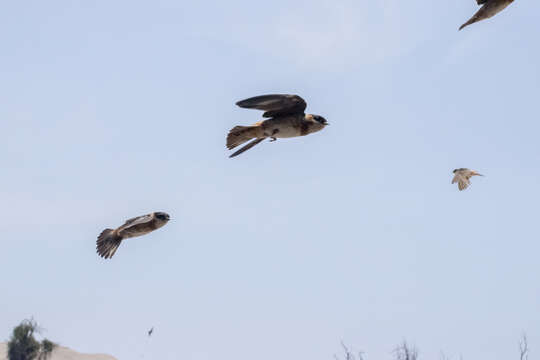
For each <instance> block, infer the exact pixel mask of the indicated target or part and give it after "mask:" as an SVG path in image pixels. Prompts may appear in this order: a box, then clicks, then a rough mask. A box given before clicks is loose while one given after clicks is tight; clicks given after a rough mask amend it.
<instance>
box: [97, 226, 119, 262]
mask: <svg viewBox="0 0 540 360" xmlns="http://www.w3.org/2000/svg"><path fill="white" fill-rule="evenodd" d="M121 242H122V238H121V237H120V236H118V235H117V234H116V232H115V231H114V230H113V229H105V230H103V231H102V232H101V234H99V236H98V239H97V242H96V250H97V253H98V254H99V256H101V257H102V258H105V259H110V258H112V257H113V255H114V253H115V252H116V250H117V249H118V247H119V246H120V243H121Z"/></svg>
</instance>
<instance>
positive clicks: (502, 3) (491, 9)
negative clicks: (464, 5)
mask: <svg viewBox="0 0 540 360" xmlns="http://www.w3.org/2000/svg"><path fill="white" fill-rule="evenodd" d="M476 2H477V3H478V5H482V7H481V8H480V10H478V11H477V12H476V14H474V16H473V17H472V18H470V19H469V21H467V22H466V23H465V24H463V25H461V27H460V28H459V30H461V29H463V28H464V27H465V26H469V25H471V24H474V23H475V22H478V21H482V20H485V19H489V18H490V17H492V16H495V15H496V14H498V13H499V12H501V11H502V10H504V9H505V8H506V7H507V6H508V5H510V4H511V3H513V2H514V0H476Z"/></svg>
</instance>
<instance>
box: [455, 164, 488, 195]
mask: <svg viewBox="0 0 540 360" xmlns="http://www.w3.org/2000/svg"><path fill="white" fill-rule="evenodd" d="M453 172H454V178H453V179H452V184H455V183H458V189H459V191H462V190H465V189H466V188H468V187H469V185H471V180H470V179H471V177H473V176H484V175H482V174H479V173H477V172H476V171H474V170H469V169H466V168H460V169H455V170H454V171H453Z"/></svg>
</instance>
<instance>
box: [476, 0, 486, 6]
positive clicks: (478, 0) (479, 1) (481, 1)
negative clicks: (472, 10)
mask: <svg viewBox="0 0 540 360" xmlns="http://www.w3.org/2000/svg"><path fill="white" fill-rule="evenodd" d="M487 2H488V0H476V3H477V4H478V5H483V4H485V3H487Z"/></svg>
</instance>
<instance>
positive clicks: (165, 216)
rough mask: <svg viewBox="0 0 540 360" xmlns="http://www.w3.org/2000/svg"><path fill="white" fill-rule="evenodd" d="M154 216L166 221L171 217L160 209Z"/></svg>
mask: <svg viewBox="0 0 540 360" xmlns="http://www.w3.org/2000/svg"><path fill="white" fill-rule="evenodd" d="M154 216H155V217H156V219H158V220H160V221H164V222H167V221H169V219H170V217H169V214H167V213H164V212H159V211H158V212H156V213H154Z"/></svg>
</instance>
